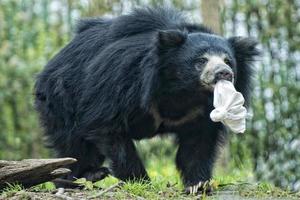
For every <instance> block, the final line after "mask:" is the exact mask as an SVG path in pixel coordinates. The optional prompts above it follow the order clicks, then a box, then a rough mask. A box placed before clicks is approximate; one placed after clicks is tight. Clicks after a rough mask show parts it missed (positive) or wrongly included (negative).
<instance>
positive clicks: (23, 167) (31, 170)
mask: <svg viewBox="0 0 300 200" xmlns="http://www.w3.org/2000/svg"><path fill="white" fill-rule="evenodd" d="M74 162H76V159H74V158H57V159H25V160H21V161H6V160H0V189H3V188H4V187H6V186H7V185H8V184H13V183H19V184H22V185H23V186H24V187H31V186H34V185H37V184H40V183H44V182H47V181H51V180H53V179H56V178H58V177H61V176H63V175H66V174H68V173H70V172H71V170H70V169H67V168H64V166H66V165H69V164H72V163H74Z"/></svg>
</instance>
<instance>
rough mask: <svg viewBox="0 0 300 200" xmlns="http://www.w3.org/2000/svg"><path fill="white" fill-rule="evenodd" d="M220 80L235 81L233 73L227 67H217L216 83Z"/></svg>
mask: <svg viewBox="0 0 300 200" xmlns="http://www.w3.org/2000/svg"><path fill="white" fill-rule="evenodd" d="M219 80H227V81H230V82H232V81H233V71H232V69H230V68H229V67H228V66H227V65H224V66H220V67H217V70H216V72H215V81H214V82H215V83H216V82H218V81H219Z"/></svg>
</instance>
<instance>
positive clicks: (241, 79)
mask: <svg viewBox="0 0 300 200" xmlns="http://www.w3.org/2000/svg"><path fill="white" fill-rule="evenodd" d="M155 46H156V48H157V51H156V54H157V55H158V60H157V62H158V64H157V66H158V67H156V68H155V67H153V68H151V69H153V71H149V72H148V73H147V74H148V75H149V76H148V77H147V78H146V79H147V80H148V81H149V79H150V80H152V81H153V82H152V83H151V84H149V83H148V85H151V86H153V87H152V88H149V90H148V96H151V94H150V93H152V92H153V91H157V90H159V91H161V92H164V93H165V92H167V93H169V94H171V95H172V94H176V93H184V91H185V92H188V93H201V92H205V93H210V92H212V91H213V88H214V86H215V83H216V82H217V81H218V80H220V79H225V80H229V81H232V82H233V83H234V84H235V87H236V89H237V90H238V91H240V92H241V93H242V94H243V95H244V97H245V100H246V103H247V101H248V93H249V90H250V86H251V75H252V74H253V73H252V72H253V67H252V64H253V61H254V60H255V58H256V56H257V55H259V51H258V49H257V42H256V41H255V40H254V39H252V38H246V37H231V38H229V39H227V38H224V37H221V36H218V35H215V34H211V33H204V32H192V33H191V32H187V31H181V30H164V31H159V32H158V34H157V36H156V44H155ZM157 68H158V69H157ZM151 76H153V77H155V78H151ZM158 84H159V85H158ZM155 89H157V90H155ZM146 94H147V90H146ZM144 97H145V96H144ZM145 99H147V98H145Z"/></svg>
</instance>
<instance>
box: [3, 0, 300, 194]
mask: <svg viewBox="0 0 300 200" xmlns="http://www.w3.org/2000/svg"><path fill="white" fill-rule="evenodd" d="M147 2H148V3H147V4H156V5H159V4H161V2H162V1H161V0H152V1H147ZM171 2H172V4H174V5H176V6H177V7H178V8H180V9H183V10H185V11H189V12H195V11H196V12H198V11H197V10H200V8H199V5H200V3H199V2H198V1H195V2H194V3H191V4H187V3H185V2H184V1H178V0H174V1H171ZM226 2H227V3H226V4H225V9H224V13H223V15H222V16H223V17H222V21H223V24H224V27H223V30H224V34H225V35H227V36H229V35H241V34H242V35H250V36H253V37H255V38H258V40H259V41H260V43H261V49H263V57H262V59H261V60H260V61H259V62H258V64H257V71H258V74H257V76H256V77H255V83H256V86H255V88H254V98H253V102H252V109H251V110H252V113H253V118H252V120H251V121H250V123H249V124H248V125H249V128H248V131H247V133H246V134H244V135H242V136H241V135H232V136H231V137H232V138H231V140H230V141H231V142H230V158H232V159H231V160H232V161H234V164H235V166H241V165H243V162H245V160H247V161H249V160H250V162H251V163H253V164H252V165H253V169H254V171H255V173H256V176H257V178H259V179H263V180H268V181H272V182H273V183H275V184H277V185H280V186H285V187H286V186H289V187H291V188H293V189H299V188H300V156H299V154H300V134H299V129H300V128H299V126H300V100H299V99H300V84H299V82H300V81H299V80H300V23H299V22H300V2H299V0H287V1H281V0H266V1H256V0H231V1H226ZM144 3H145V1H142V0H131V1H129V0H128V1H118V0H113V1H107V0H98V1H96V0H86V1H73V0H62V1H59V0H53V1H50V0H38V1H34V0H28V1H27V0H1V1H0V159H22V158H29V157H35V158H36V157H47V156H49V152H48V151H47V150H46V149H45V148H44V147H43V139H42V134H41V132H42V130H41V129H40V127H39V125H38V119H37V116H36V113H35V111H34V108H33V84H34V80H35V76H36V74H37V73H38V72H39V71H40V70H41V69H42V67H43V66H44V65H45V64H46V63H47V61H48V60H49V59H50V58H51V56H53V55H54V54H55V53H56V52H58V50H59V49H60V48H61V47H62V46H63V45H64V44H66V43H67V42H68V41H69V40H70V38H71V37H72V30H73V29H74V26H75V23H76V19H78V18H79V17H81V16H96V15H108V16H111V15H118V14H120V13H122V12H124V11H125V12H126V11H127V10H128V8H130V7H133V6H135V5H141V4H144ZM199 12H200V11H199ZM169 141H170V140H168V141H167V142H166V143H164V144H161V141H159V142H158V143H157V142H151V143H145V144H139V146H140V148H141V149H142V150H145V151H143V152H149V151H150V152H152V153H154V154H157V155H160V154H167V155H173V154H174V150H172V149H171V148H172V147H171V146H172V145H171V144H170V142H169ZM162 146H164V148H161V147H162ZM160 148H161V149H160ZM146 150H147V151H146ZM143 156H145V157H146V156H147V154H146V153H144V154H143Z"/></svg>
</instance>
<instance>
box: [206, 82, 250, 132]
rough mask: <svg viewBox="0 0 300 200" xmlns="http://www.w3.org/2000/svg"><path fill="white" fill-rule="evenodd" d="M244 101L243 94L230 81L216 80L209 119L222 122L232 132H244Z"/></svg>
mask: <svg viewBox="0 0 300 200" xmlns="http://www.w3.org/2000/svg"><path fill="white" fill-rule="evenodd" d="M244 102H245V100H244V97H243V95H242V94H241V93H240V92H238V91H236V90H235V88H234V86H233V84H232V83H231V82H230V81H226V80H220V81H218V82H217V83H216V86H215V88H214V102H213V105H214V107H215V109H214V110H213V111H212V112H211V113H210V118H211V120H212V121H214V122H222V123H223V124H224V125H225V126H227V127H228V128H229V129H230V130H231V131H233V132H234V133H244V132H245V130H246V117H247V110H246V108H245V107H244V106H243V105H244Z"/></svg>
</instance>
